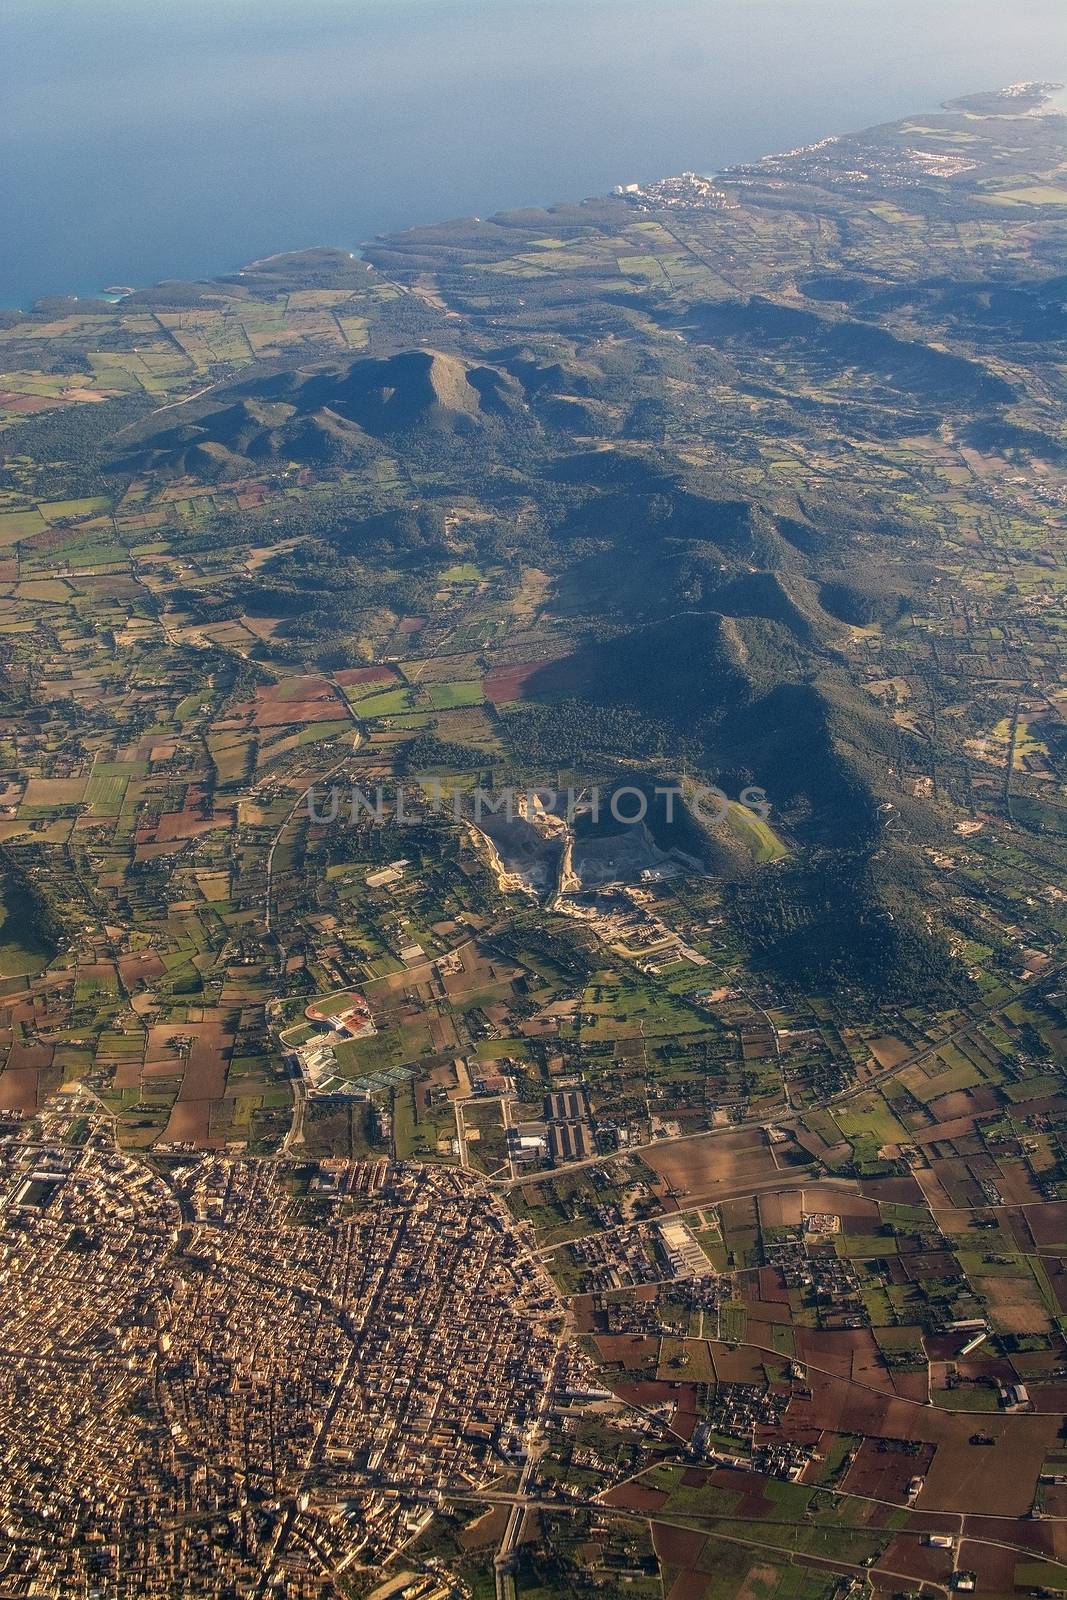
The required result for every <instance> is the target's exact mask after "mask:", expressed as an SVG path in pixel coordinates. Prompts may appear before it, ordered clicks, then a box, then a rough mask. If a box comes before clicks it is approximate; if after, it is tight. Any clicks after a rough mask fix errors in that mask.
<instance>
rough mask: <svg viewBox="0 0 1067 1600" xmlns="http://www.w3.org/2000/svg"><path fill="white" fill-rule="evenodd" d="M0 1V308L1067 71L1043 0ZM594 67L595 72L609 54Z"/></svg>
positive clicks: (581, 184) (834, 127)
mask: <svg viewBox="0 0 1067 1600" xmlns="http://www.w3.org/2000/svg"><path fill="white" fill-rule="evenodd" d="M295 12H296V8H295V7H293V6H292V4H291V3H286V4H279V3H278V0H256V3H254V4H253V0H214V3H209V0H181V3H179V0H174V3H173V4H172V5H171V6H170V7H169V8H168V9H167V10H165V11H160V10H159V9H156V8H152V9H151V10H147V9H146V8H145V7H144V6H143V4H140V3H138V0H107V3H105V4H102V5H101V4H98V3H94V4H92V5H88V4H80V3H78V0H73V3H69V0H68V3H67V4H65V5H62V6H60V5H57V4H55V3H53V0H7V4H6V5H5V8H4V13H3V16H2V18H0V128H2V130H3V137H4V141H5V146H6V150H7V160H6V162H5V164H4V170H3V174H2V176H0V207H2V209H3V213H4V215H5V216H6V217H7V228H6V236H7V241H8V245H7V249H6V250H5V251H4V253H3V257H2V264H0V305H6V306H10V305H17V304H27V303H29V302H30V301H31V300H32V299H34V298H36V297H38V296H41V295H47V294H55V293H64V292H69V293H80V294H86V293H91V292H92V291H93V290H95V289H98V288H102V287H104V286H105V285H106V284H110V283H113V282H120V283H126V282H129V283H145V282H150V281H152V280H154V279H156V278H158V277H161V276H191V275H211V274H213V273H219V272H224V271H228V270H233V269H235V268H236V267H238V266H240V265H242V264H243V263H245V262H246V261H248V260H250V259H252V258H254V257H256V256H259V255H263V254H265V253H267V252H269V251H272V250H279V249H288V248H293V247H297V246H300V245H310V244H336V245H341V246H344V247H346V248H356V247H358V246H359V244H360V243H361V242H362V241H364V240H365V239H367V238H368V237H370V236H372V235H373V234H375V233H377V232H381V231H389V230H394V229H398V228H403V227H407V226H411V225H414V224H417V223H420V222H427V221H433V220H437V219H440V218H443V217H449V216H455V215H459V214H464V213H470V212H478V213H487V212H492V211H494V210H497V209H500V208H504V207H508V206H521V205H524V204H547V203H551V202H552V201H555V200H561V199H577V198H581V197H583V196H585V195H588V194H593V193H601V192H604V191H605V190H607V189H609V188H610V187H611V186H612V185H613V184H615V183H618V182H622V181H625V180H628V179H645V178H651V177H657V176H660V175H662V174H663V173H665V172H670V171H677V170H680V169H682V168H685V167H692V168H696V169H698V170H704V171H711V170H714V169H715V168H717V167H721V166H724V165H727V164H729V163H731V162H734V161H738V160H745V159H752V158H754V157H756V156H758V155H761V154H764V153H766V152H768V151H771V150H776V149H781V148H787V147H790V146H792V145H795V144H799V143H804V142H807V141H809V140H812V139H816V138H820V137H823V136H824V135H826V134H830V133H835V132H843V131H846V130H847V129H849V128H855V127H861V126H864V125H866V124H870V123H874V122H878V121H883V120H887V119H889V118H892V117H896V116H902V115H905V114H906V113H908V112H910V111H915V110H921V109H923V108H927V107H930V106H932V105H934V104H936V103H938V102H939V101H940V100H942V99H944V98H946V97H950V96H953V95H958V94H961V93H966V92H969V91H976V90H981V89H986V88H992V87H997V86H1001V85H1003V84H1005V83H1008V82H1011V81H1013V80H1016V79H1018V78H1023V77H1025V78H1033V77H1042V78H1046V77H1051V78H1062V77H1063V76H1065V75H1067V17H1065V16H1064V14H1063V8H1062V6H1061V5H1060V4H1059V3H1053V0H1030V3H1028V4H1024V5H1022V6H1021V7H1016V8H1015V10H1014V14H1013V15H1012V16H1008V15H1007V14H1006V12H1005V10H1004V8H1003V7H1002V6H1001V5H999V4H998V3H996V0H979V3H975V0H940V3H938V4H935V5H933V6H931V5H930V3H929V0H924V3H919V0H896V3H895V4H894V5H893V7H892V8H891V9H890V8H883V7H880V6H876V5H874V4H873V3H869V0H847V3H846V0H705V3H703V4H696V3H693V0H660V3H658V4H656V5H654V6H653V5H651V4H649V3H648V0H569V3H565V4H559V3H543V4H532V3H531V0H304V3H303V4H302V5H301V6H300V8H299V12H298V14H294V13H295ZM609 63H610V71H609V70H608V64H609Z"/></svg>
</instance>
